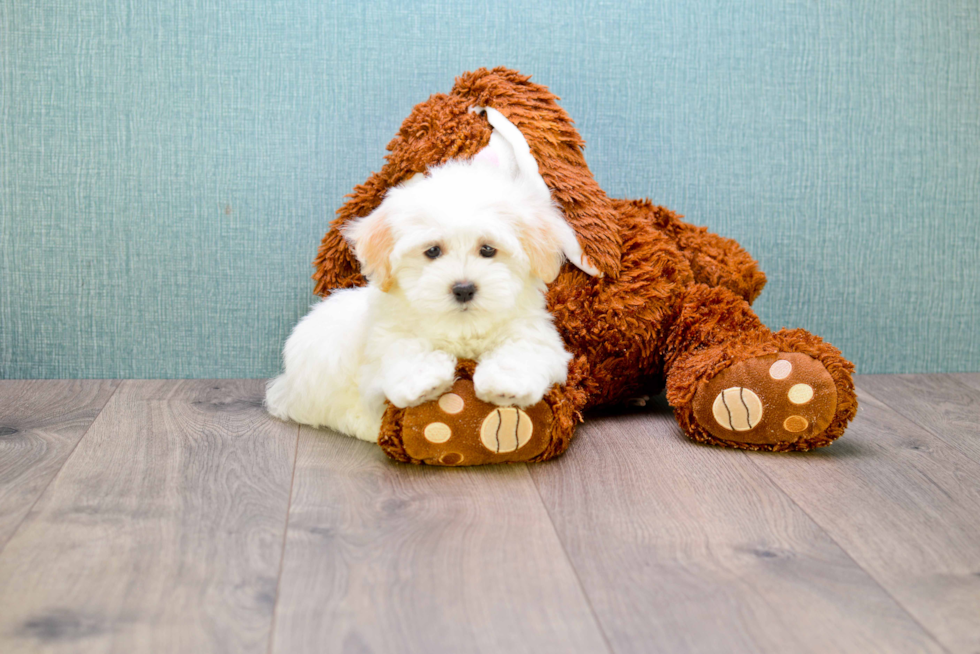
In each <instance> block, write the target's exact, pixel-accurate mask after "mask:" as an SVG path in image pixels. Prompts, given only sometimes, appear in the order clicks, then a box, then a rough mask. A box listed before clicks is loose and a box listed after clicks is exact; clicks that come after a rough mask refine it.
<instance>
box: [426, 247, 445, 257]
mask: <svg viewBox="0 0 980 654" xmlns="http://www.w3.org/2000/svg"><path fill="white" fill-rule="evenodd" d="M425 256H427V257H429V258H430V259H438V258H439V257H440V256H442V248H441V247H439V246H438V245H433V246H432V247H431V248H429V249H428V250H426V251H425Z"/></svg>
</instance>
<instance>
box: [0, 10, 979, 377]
mask: <svg viewBox="0 0 980 654" xmlns="http://www.w3.org/2000/svg"><path fill="white" fill-rule="evenodd" d="M493 65H507V66H511V67H514V68H518V69H520V70H521V71H523V72H525V73H530V74H533V75H534V79H535V81H538V82H541V83H544V84H546V85H548V86H549V87H550V88H551V89H552V90H553V91H554V92H556V93H557V94H558V95H560V96H562V104H563V106H564V107H565V108H566V109H567V110H568V111H569V112H570V114H571V115H572V117H573V118H575V120H576V121H577V124H578V127H579V129H580V130H581V132H582V134H583V136H584V137H585V139H586V140H587V142H588V147H587V149H586V155H587V158H588V160H589V163H590V165H591V166H592V169H593V170H594V172H595V174H596V177H597V178H598V180H599V182H600V184H601V185H602V186H603V187H604V188H605V189H606V190H607V191H608V192H609V193H610V194H613V195H619V196H645V197H649V198H651V199H652V200H654V201H655V202H658V203H661V204H665V205H667V206H669V207H671V208H673V209H674V210H676V211H679V212H681V213H683V214H685V215H686V216H687V217H688V219H689V220H690V221H691V222H694V223H697V224H703V225H707V226H709V227H710V228H711V229H713V230H714V231H717V232H719V233H721V234H725V235H728V236H732V237H734V238H737V239H738V240H739V241H741V242H742V243H743V244H744V245H745V246H746V247H747V248H748V249H749V250H750V251H751V252H752V253H753V254H754V255H755V256H756V257H757V258H758V259H759V261H760V262H761V264H762V267H763V269H764V270H765V271H766V272H767V274H768V275H769V286H768V288H767V289H766V291H765V292H764V294H763V296H762V298H761V299H760V300H759V302H758V303H757V309H758V311H759V313H760V315H761V316H762V318H763V320H765V322H766V323H767V324H768V325H770V326H771V327H773V328H778V327H782V326H794V327H795V326H800V327H806V328H808V329H810V330H811V331H813V332H816V333H818V334H821V335H823V336H824V337H825V338H827V339H829V340H831V341H832V342H834V343H835V344H837V345H838V346H839V347H841V348H842V349H843V350H844V353H845V354H846V355H848V356H849V357H851V358H852V359H853V360H854V361H855V362H856V363H857V365H858V368H859V371H860V372H899V371H904V372H918V371H969V370H980V338H978V336H977V333H978V331H980V289H978V281H980V3H977V1H976V0H928V1H927V0H902V1H896V2H887V1H884V0H868V1H866V2H826V3H825V2H787V1H786V0H764V1H759V2H734V3H732V2H672V3H650V2H645V1H635V0H634V1H628V2H612V1H598V2H582V1H580V0H575V1H569V0H564V1H561V2H558V1H555V2H550V3H527V2H525V1H524V0H511V1H508V2H502V3H484V2H472V3H457V2H451V1H450V0H443V1H439V2H430V3H412V2H406V1H405V0H399V1H397V2H396V1H392V2H368V1H363V0H362V1H358V2H349V3H345V4H334V3H330V2H324V1H323V0H293V1H292V2H280V1H269V0H177V1H176V2H166V3H162V2H145V1H141V0H97V1H93V0H32V1H31V2H26V1H18V0H2V1H0V376H2V377H212V376H215V377H262V376H268V375H271V374H273V373H274V372H275V371H276V369H277V367H278V363H279V351H280V349H281V346H282V343H283V342H284V340H285V338H286V336H287V335H288V332H289V329H290V328H291V327H292V325H293V324H294V323H295V322H296V320H297V319H298V318H299V317H300V315H301V314H302V313H303V312H304V311H305V310H306V308H307V306H308V305H309V303H310V302H311V301H312V299H313V298H312V295H311V292H312V282H311V281H310V279H309V275H310V273H311V272H312V270H311V268H310V261H311V260H312V259H313V256H314V254H315V252H316V247H317V244H318V242H319V239H320V236H321V235H322V233H323V231H324V230H325V229H326V227H327V223H328V221H329V220H330V218H331V216H332V214H333V211H334V210H335V209H336V208H337V207H338V206H339V205H340V203H341V202H342V199H343V196H344V194H345V193H348V192H349V191H350V189H351V188H352V187H353V186H354V185H355V184H357V183H360V182H362V181H363V180H364V179H365V178H366V177H367V176H368V174H369V173H370V172H371V171H372V170H376V169H378V168H379V167H380V166H381V164H382V156H383V154H384V145H385V144H386V143H387V142H388V140H389V139H390V138H391V137H392V136H393V135H394V133H395V132H396V130H397V128H398V126H399V124H400V122H401V121H402V119H403V118H404V117H405V116H406V115H407V114H408V113H409V111H410V110H411V108H412V106H413V105H414V104H416V103H417V102H420V101H422V100H424V99H425V98H426V97H428V96H429V95H430V94H431V93H436V92H444V91H448V90H449V88H450V87H451V85H452V82H453V78H454V76H455V75H457V74H459V73H460V72H463V71H465V70H469V69H473V68H477V67H480V66H493Z"/></svg>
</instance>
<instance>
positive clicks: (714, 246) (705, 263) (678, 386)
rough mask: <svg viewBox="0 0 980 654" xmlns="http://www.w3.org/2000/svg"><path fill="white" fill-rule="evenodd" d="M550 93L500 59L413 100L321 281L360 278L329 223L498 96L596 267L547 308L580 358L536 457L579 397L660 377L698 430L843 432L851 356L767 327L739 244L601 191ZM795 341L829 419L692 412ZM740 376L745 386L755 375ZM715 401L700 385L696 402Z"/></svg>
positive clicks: (800, 445) (326, 284) (470, 140)
mask: <svg viewBox="0 0 980 654" xmlns="http://www.w3.org/2000/svg"><path fill="white" fill-rule="evenodd" d="M556 100H557V98H556V96H554V95H553V94H552V93H550V92H549V91H548V89H546V88H545V87H543V86H541V85H538V84H534V83H532V82H530V78H529V77H527V76H524V75H521V74H519V73H517V72H516V71H512V70H508V69H505V68H495V69H493V70H486V69H480V70H477V71H474V72H472V73H467V74H464V75H462V76H461V77H459V78H458V79H457V80H456V84H455V86H454V87H453V89H452V91H451V92H450V93H449V94H448V95H443V94H439V95H433V96H432V97H430V98H429V99H428V100H427V101H425V102H423V103H421V104H419V105H417V106H416V107H415V109H414V110H413V111H412V114H411V115H410V116H409V117H408V118H407V119H406V120H405V122H404V123H403V124H402V127H401V129H400V130H399V133H398V135H397V136H396V137H395V138H394V139H393V140H392V141H391V142H390V143H389V144H388V150H389V151H390V154H388V155H387V157H386V163H385V165H384V167H383V168H382V169H381V170H380V171H379V172H377V173H375V174H373V175H371V177H370V178H369V179H368V180H367V181H366V182H365V183H364V184H361V185H359V186H357V187H356V188H355V189H354V192H353V193H352V194H351V195H350V196H348V198H349V199H348V200H347V202H346V203H345V204H344V205H343V206H342V207H341V208H340V209H339V210H338V212H337V219H336V220H335V221H334V223H333V227H334V228H333V229H331V230H330V231H329V232H327V234H326V235H325V236H324V238H323V242H322V244H321V246H320V250H319V253H318V255H317V258H316V261H315V262H314V265H315V267H316V273H315V274H314V276H313V278H314V279H315V280H316V293H318V294H320V295H324V296H325V295H327V294H329V293H330V292H331V290H333V289H337V288H344V287H348V286H355V285H363V284H364V283H365V280H364V278H363V277H362V276H361V274H360V271H359V268H358V264H357V261H356V260H355V258H354V256H353V254H352V253H351V251H350V250H349V248H348V247H347V244H346V243H345V242H344V240H343V239H342V238H341V237H340V235H339V233H338V230H337V229H336V227H337V226H339V225H342V224H343V223H345V222H346V221H348V220H351V219H354V218H358V217H362V216H365V215H367V214H368V213H370V212H371V211H372V210H374V209H375V208H376V207H377V206H378V205H379V204H380V203H381V200H382V199H383V197H384V194H385V192H386V191H387V190H388V189H389V188H391V187H392V186H393V185H395V184H398V183H399V182H401V181H403V180H405V179H407V178H408V177H410V176H412V175H413V174H415V173H419V172H423V171H425V170H426V169H427V168H429V167H431V166H434V165H437V164H440V163H443V162H445V161H447V160H449V159H453V158H457V157H470V156H473V155H474V154H476V153H477V152H479V151H480V150H481V149H482V148H483V147H485V146H486V145H487V143H488V142H489V138H490V133H491V127H490V125H489V123H488V122H487V120H486V118H485V117H483V116H481V115H478V114H476V113H474V112H471V111H469V109H470V108H471V107H473V106H486V107H493V108H495V109H497V110H498V111H500V112H501V113H502V114H503V115H504V116H506V117H507V118H508V119H509V120H510V121H511V122H512V123H513V124H514V125H515V126H517V127H518V128H519V129H520V131H521V132H522V133H523V134H524V137H525V138H526V139H527V142H528V144H529V146H530V148H531V152H532V154H533V155H534V157H535V159H536V160H537V162H538V165H539V169H540V172H541V175H542V177H543V178H544V180H545V182H546V183H547V184H548V186H549V188H550V189H551V191H552V195H553V197H554V199H555V201H556V202H557V203H558V204H559V205H560V207H561V208H562V210H563V212H564V214H565V216H566V218H567V220H568V222H569V224H570V225H571V226H572V227H573V228H574V229H575V231H576V233H577V235H578V237H579V242H580V243H581V245H582V249H583V251H584V252H585V254H586V256H587V257H588V259H589V260H590V262H591V263H592V264H593V265H594V266H595V267H596V268H597V269H598V270H599V271H601V273H602V275H601V276H600V277H590V276H588V275H587V274H585V273H584V272H582V271H580V270H578V269H576V268H574V267H572V266H571V265H570V264H567V263H566V264H565V265H564V267H563V268H562V271H561V273H560V275H559V276H558V278H557V279H556V280H555V281H554V282H553V283H552V284H551V285H550V286H549V292H548V307H549V310H550V311H551V312H552V314H553V315H554V318H555V324H556V326H557V327H558V329H559V331H560V333H561V335H562V337H563V338H564V340H565V343H566V345H567V347H568V348H569V350H570V351H571V352H572V353H573V354H574V355H576V363H575V364H574V365H573V369H574V370H573V372H572V374H570V376H569V379H568V382H567V383H566V385H565V386H564V387H563V388H556V389H555V391H554V392H553V393H551V394H549V396H548V399H547V401H548V403H549V406H551V407H552V410H553V413H554V415H555V418H556V420H555V422H554V425H553V427H552V430H553V432H554V433H553V440H554V443H553V446H551V447H549V448H548V449H547V451H546V452H545V453H544V454H542V455H540V456H538V457H535V460H543V459H546V458H550V457H551V456H555V455H557V454H560V453H561V452H563V451H564V450H565V448H566V447H567V446H568V442H569V440H570V439H571V436H572V434H573V432H574V424H575V422H576V421H577V420H578V419H580V411H581V410H582V409H585V408H589V407H595V406H599V405H604V404H610V403H615V402H619V401H622V400H623V399H625V398H628V397H631V396H633V395H635V394H638V393H640V392H642V391H644V390H649V389H650V388H657V387H661V388H662V387H664V386H666V389H667V399H668V401H669V402H670V403H671V405H672V406H673V407H674V409H675V414H676V416H677V420H678V423H679V424H680V426H681V427H682V428H683V430H684V431H685V432H686V433H687V434H688V435H689V436H690V437H691V438H693V439H695V440H698V441H702V442H706V443H712V444H716V445H724V446H729V447H739V448H746V449H765V450H776V451H784V450H808V449H811V448H814V447H821V446H824V445H827V444H829V443H830V442H832V441H833V440H834V439H836V438H837V437H839V436H840V435H841V434H842V433H843V431H844V428H845V427H846V425H847V423H848V422H849V421H850V420H851V418H853V416H854V415H855V413H856V410H857V398H856V395H855V393H854V386H853V383H852V381H851V373H852V372H853V366H852V365H851V363H850V362H848V361H847V360H846V359H844V358H843V357H842V356H841V353H840V351H839V350H837V349H836V348H834V347H833V346H831V345H829V344H827V343H824V342H823V341H822V340H821V339H820V338H818V337H816V336H813V335H811V334H809V333H807V332H805V331H803V330H790V331H786V330H784V331H780V332H778V333H772V332H771V331H770V330H769V329H768V328H766V327H765V325H763V324H762V322H761V321H760V320H759V319H758V317H757V316H756V315H755V314H754V313H753V311H752V309H751V307H750V303H751V302H752V301H753V300H755V298H756V297H757V296H758V295H759V293H760V292H761V290H762V287H763V286H764V285H765V283H766V278H765V275H763V273H762V272H760V271H759V270H758V268H757V265H756V262H755V260H753V259H752V257H751V256H750V255H749V254H748V253H747V252H746V251H745V250H743V249H742V248H741V247H740V246H739V245H738V243H736V242H735V241H733V240H731V239H727V238H723V237H721V236H717V235H715V234H711V233H709V232H708V231H707V230H706V229H704V228H703V227H695V226H692V225H689V224H687V223H685V222H683V221H682V220H681V217H680V216H678V215H676V214H674V213H671V212H670V211H669V210H667V209H665V208H663V207H658V206H655V205H653V204H651V203H650V202H648V201H641V200H617V199H611V198H609V197H607V196H606V194H605V192H603V190H602V189H601V188H599V186H598V184H597V183H596V181H595V179H594V178H593V176H592V173H591V171H590V170H589V168H588V166H587V165H586V162H585V158H584V156H583V154H582V146H583V145H584V143H583V141H582V138H581V137H580V136H579V134H578V132H577V131H576V130H575V128H574V127H573V125H572V121H571V120H570V118H569V117H568V115H567V114H566V113H565V111H564V110H563V109H562V108H561V107H559V106H558V104H557V102H556ZM794 352H796V353H802V354H805V355H807V356H808V357H811V358H812V359H814V360H815V361H816V362H818V363H819V364H820V365H822V369H825V370H826V372H827V373H829V375H830V378H832V379H833V388H834V389H836V398H830V399H821V401H824V402H825V403H826V402H836V407H832V406H831V410H832V411H833V418H832V420H830V423H829V426H827V427H826V428H825V429H823V430H822V431H820V432H819V433H808V432H807V431H805V430H803V431H799V430H797V432H789V431H786V430H785V429H783V428H782V427H780V426H776V427H766V430H767V431H766V433H765V434H762V436H759V435H758V434H756V435H754V436H752V438H748V437H746V438H743V437H742V436H743V435H744V434H743V433H742V432H739V431H725V430H724V429H722V428H720V427H719V425H718V424H714V423H712V422H711V421H710V420H709V421H704V420H702V421H701V422H699V421H698V419H697V418H696V416H695V411H694V408H693V407H694V405H695V404H696V399H697V397H698V392H699V391H701V390H702V389H705V388H706V386H707V385H708V384H709V382H710V380H712V379H713V378H714V377H715V376H716V375H718V374H719V373H720V372H721V371H722V370H725V369H728V368H733V370H735V371H738V370H741V371H742V372H743V373H744V374H743V377H744V378H746V379H749V380H750V382H751V379H752V378H751V374H754V373H751V370H752V369H753V368H752V366H751V365H744V364H745V362H749V361H750V360H753V359H756V358H758V357H761V356H765V355H778V354H779V353H794ZM770 358H772V357H770ZM766 361H769V359H767V360H766ZM739 365H742V368H737V367H738V366H739ZM756 367H758V366H756ZM750 373H751V374H750ZM821 374H825V373H822V372H821ZM746 375H748V376H746ZM770 381H771V380H770ZM804 381H805V380H804ZM814 383H815V384H816V382H814ZM826 386H827V388H830V385H829V383H828V384H826ZM745 388H746V389H748V390H751V384H750V383H749V382H746V386H745ZM702 392H706V391H702ZM712 392H714V391H712ZM777 399H778V401H780V402H784V399H781V398H777ZM818 399H820V398H818ZM710 400H711V398H702V404H703V402H705V401H710ZM764 400H765V401H764V402H763V404H765V402H768V401H770V400H771V398H768V399H767V398H764ZM814 401H816V400H814ZM787 406H790V405H787ZM790 408H792V407H790ZM746 409H748V406H746ZM401 414H402V412H401V411H399V410H395V409H391V410H389V411H388V413H387V414H386V417H385V423H384V426H383V427H382V433H381V435H380V442H381V444H382V446H383V447H384V448H385V450H386V451H387V452H388V453H389V454H390V455H391V456H393V457H394V458H396V459H400V460H406V461H408V460H411V457H409V456H407V455H406V454H405V452H404V449H403V448H402V447H401V445H400V436H399V430H400V420H401ZM704 422H707V423H710V424H702V423H704ZM722 422H724V420H722ZM729 422H730V423H731V415H729ZM798 422H799V421H798ZM806 422H807V420H803V422H801V423H799V424H803V423H806ZM812 422H813V419H812V418H811V419H810V422H809V423H808V424H811V423H812ZM786 424H787V425H790V424H791V423H789V422H787V423H786ZM733 425H734V423H731V424H730V425H729V426H733ZM746 426H748V425H746ZM811 426H812V425H811ZM794 428H795V427H794ZM733 429H734V426H733ZM756 429H761V427H759V428H756ZM712 431H713V432H715V433H714V434H713V433H711V432H712ZM749 431H752V430H749ZM770 432H771V433H770ZM777 432H778V433H777ZM718 434H721V436H722V437H720V436H719V435H718Z"/></svg>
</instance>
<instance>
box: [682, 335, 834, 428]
mask: <svg viewBox="0 0 980 654" xmlns="http://www.w3.org/2000/svg"><path fill="white" fill-rule="evenodd" d="M836 410H837V388H836V386H835V385H834V380H833V378H832V377H831V376H830V373H829V372H827V369H826V368H824V366H823V364H821V363H820V362H819V361H817V360H816V359H813V358H811V357H809V356H807V355H805V354H801V353H799V352H780V353H779V354H769V355H766V356H761V357H755V358H753V359H748V360H747V361H742V362H740V363H736V364H735V365H733V366H730V367H729V368H726V369H725V370H722V371H721V372H720V373H718V374H717V375H715V377H714V378H712V379H711V380H710V381H709V382H708V384H707V385H706V386H704V387H703V388H701V389H700V390H699V391H698V393H697V394H696V395H695V397H694V417H695V419H696V420H697V421H698V423H699V424H700V425H701V426H702V427H703V428H704V429H705V430H706V431H707V432H708V433H710V434H711V435H712V436H714V437H715V438H719V439H721V440H725V441H734V442H742V443H755V444H765V445H772V444H776V443H793V442H796V441H798V440H801V439H807V438H812V437H814V436H817V435H819V434H820V433H821V432H822V431H824V430H825V429H826V428H827V427H828V425H830V422H831V420H832V419H833V417H834V413H835V412H836Z"/></svg>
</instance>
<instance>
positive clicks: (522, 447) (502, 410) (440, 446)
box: [402, 379, 553, 466]
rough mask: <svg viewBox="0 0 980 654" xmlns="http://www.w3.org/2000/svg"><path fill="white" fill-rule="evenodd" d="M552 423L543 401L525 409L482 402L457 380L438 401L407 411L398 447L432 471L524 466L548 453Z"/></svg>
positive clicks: (470, 385) (469, 383)
mask: <svg viewBox="0 0 980 654" xmlns="http://www.w3.org/2000/svg"><path fill="white" fill-rule="evenodd" d="M552 417H553V416H552V413H551V409H550V408H549V407H548V405H547V404H546V403H545V402H543V401H542V402H538V403H537V404H535V405H534V406H530V407H527V408H524V409H518V408H517V407H501V406H495V405H493V404H488V403H486V402H483V401H481V400H480V399H478V398H477V397H476V391H475V390H474V389H473V382H472V381H470V380H469V379H460V380H457V381H456V383H455V384H454V385H453V388H452V390H451V391H450V392H448V393H446V394H444V395H442V396H441V397H440V398H439V399H438V400H436V401H434V402H427V403H425V404H422V405H420V406H417V407H414V408H411V409H406V410H405V413H404V417H403V418H402V442H403V445H404V448H405V453H406V454H407V455H408V456H409V457H411V458H412V459H415V460H418V461H424V462H425V463H428V464H430V465H443V466H467V465H470V466H472V465H482V464H486V463H505V462H515V461H527V460H529V459H532V458H534V457H536V456H538V455H539V454H541V453H542V452H543V451H544V450H545V448H546V447H547V445H548V442H549V438H550V435H549V430H550V428H551V420H552Z"/></svg>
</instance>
